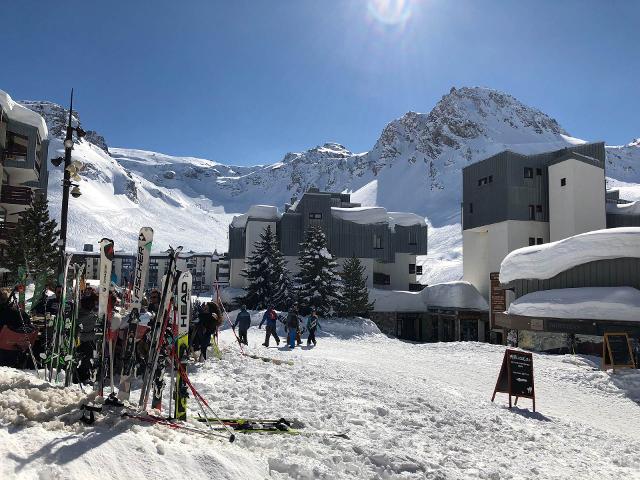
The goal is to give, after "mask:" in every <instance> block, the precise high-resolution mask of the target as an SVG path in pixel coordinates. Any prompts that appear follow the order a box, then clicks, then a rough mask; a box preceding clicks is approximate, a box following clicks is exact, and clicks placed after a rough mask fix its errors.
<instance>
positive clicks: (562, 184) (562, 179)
mask: <svg viewBox="0 0 640 480" xmlns="http://www.w3.org/2000/svg"><path fill="white" fill-rule="evenodd" d="M566 185H567V179H566V178H561V179H560V186H561V187H565V186H566Z"/></svg>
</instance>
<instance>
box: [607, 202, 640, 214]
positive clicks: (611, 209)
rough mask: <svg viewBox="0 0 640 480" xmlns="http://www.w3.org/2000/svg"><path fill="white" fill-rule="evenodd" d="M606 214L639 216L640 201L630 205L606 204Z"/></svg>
mask: <svg viewBox="0 0 640 480" xmlns="http://www.w3.org/2000/svg"><path fill="white" fill-rule="evenodd" d="M607 213H613V214H615V215H640V201H636V202H631V203H607Z"/></svg>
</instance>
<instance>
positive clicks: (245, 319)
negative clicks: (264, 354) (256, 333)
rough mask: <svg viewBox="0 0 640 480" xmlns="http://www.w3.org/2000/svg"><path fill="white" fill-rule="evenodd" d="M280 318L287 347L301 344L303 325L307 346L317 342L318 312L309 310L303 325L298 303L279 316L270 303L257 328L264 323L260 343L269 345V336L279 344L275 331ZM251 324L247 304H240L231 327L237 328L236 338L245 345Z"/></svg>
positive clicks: (247, 341)
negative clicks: (284, 315) (261, 341)
mask: <svg viewBox="0 0 640 480" xmlns="http://www.w3.org/2000/svg"><path fill="white" fill-rule="evenodd" d="M278 320H280V321H281V322H282V323H284V328H285V332H286V334H287V336H286V344H287V346H288V347H289V348H295V347H296V346H300V345H302V338H301V336H302V333H304V330H305V327H306V331H307V332H308V335H307V346H310V345H311V344H313V345H314V346H315V345H317V344H318V342H317V340H316V330H317V329H318V328H319V329H320V330H322V327H321V325H320V322H319V320H318V314H317V313H316V311H315V310H312V311H311V314H310V315H309V316H308V317H307V320H306V325H304V316H303V315H301V314H300V313H299V311H298V304H294V305H293V307H291V309H290V310H289V312H288V313H287V316H286V317H279V316H278V314H277V312H276V311H275V308H274V307H273V305H270V306H269V308H267V310H266V311H265V312H264V315H263V316H262V321H261V322H260V325H259V326H258V328H260V329H261V328H262V325H265V324H266V327H265V331H266V332H265V337H264V343H263V344H262V345H263V346H265V347H268V346H269V341H270V340H271V337H273V339H274V340H275V342H276V345H278V346H279V345H280V337H279V336H278V332H277V326H278V324H277V322H278ZM250 326H251V315H250V314H249V312H248V311H247V306H246V305H242V308H241V309H240V312H239V313H238V316H237V317H236V321H235V322H234V324H233V328H234V330H235V328H236V327H237V328H238V340H239V341H240V342H241V343H244V344H245V345H249V340H248V338H247V335H248V331H249V327H250Z"/></svg>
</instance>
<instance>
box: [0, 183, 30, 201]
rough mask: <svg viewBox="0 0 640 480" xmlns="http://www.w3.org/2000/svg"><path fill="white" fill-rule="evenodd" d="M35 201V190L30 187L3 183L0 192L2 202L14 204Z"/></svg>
mask: <svg viewBox="0 0 640 480" xmlns="http://www.w3.org/2000/svg"><path fill="white" fill-rule="evenodd" d="M31 202H33V190H31V189H30V188H29V187H16V186H13V185H3V186H2V193H1V194H0V203H11V204H13V205H31Z"/></svg>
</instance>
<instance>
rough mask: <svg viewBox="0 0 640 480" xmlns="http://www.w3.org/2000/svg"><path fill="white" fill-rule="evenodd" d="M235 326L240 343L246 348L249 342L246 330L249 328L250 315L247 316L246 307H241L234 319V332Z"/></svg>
mask: <svg viewBox="0 0 640 480" xmlns="http://www.w3.org/2000/svg"><path fill="white" fill-rule="evenodd" d="M236 326H238V336H239V337H240V338H239V339H240V342H241V343H244V344H245V345H247V346H248V345H249V341H248V339H247V330H249V327H250V326H251V315H249V312H247V306H246V305H242V308H241V309H240V313H238V316H237V317H236V321H235V322H234V324H233V329H234V330H235V329H236Z"/></svg>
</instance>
